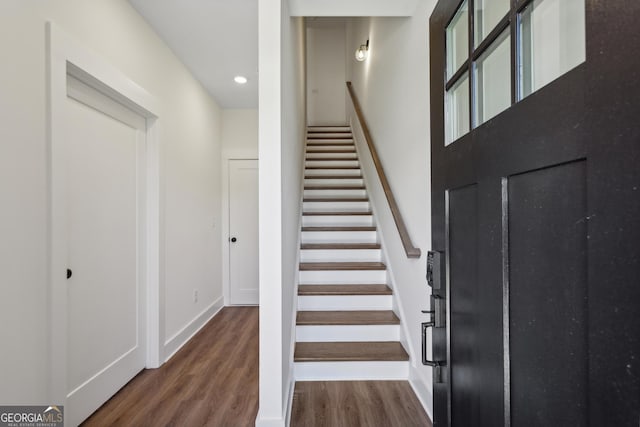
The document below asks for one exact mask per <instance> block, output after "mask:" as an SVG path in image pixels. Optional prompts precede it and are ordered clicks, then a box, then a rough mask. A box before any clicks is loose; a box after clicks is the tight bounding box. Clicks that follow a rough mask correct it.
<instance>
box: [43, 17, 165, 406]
mask: <svg viewBox="0 0 640 427" xmlns="http://www.w3.org/2000/svg"><path fill="white" fill-rule="evenodd" d="M46 34H47V50H46V52H47V60H46V63H47V66H48V69H47V83H48V87H47V94H48V97H47V117H48V123H47V145H48V147H47V148H48V150H47V155H48V159H47V160H48V161H47V167H48V170H47V175H48V178H49V182H48V185H49V187H48V191H47V194H48V199H49V200H48V206H49V212H48V215H47V216H48V218H49V223H48V225H47V233H48V236H47V240H48V252H49V265H48V270H49V271H48V277H49V283H48V286H47V297H48V299H49V319H50V322H49V326H50V330H49V351H50V354H49V366H48V370H49V393H48V394H49V399H50V400H49V401H50V402H55V404H58V405H64V404H66V396H67V297H66V295H67V283H66V275H65V272H66V268H67V253H68V252H67V248H68V242H67V227H66V218H67V212H66V205H67V200H66V191H65V182H66V172H65V167H64V165H65V157H64V150H63V149H62V147H63V146H64V145H63V144H64V141H63V138H62V135H63V132H62V129H63V127H64V126H65V119H64V104H65V102H66V98H67V74H72V75H73V76H74V77H76V78H78V79H80V80H81V81H83V82H84V83H86V84H88V85H90V86H91V87H93V88H94V89H97V90H99V91H100V92H102V93H104V94H106V95H108V96H109V97H111V98H113V99H116V100H117V101H118V102H120V103H122V104H123V105H125V106H127V107H128V108H130V109H131V110H133V111H135V112H137V113H138V114H140V115H141V116H143V117H145V118H146V122H147V129H146V153H145V154H146V155H145V156H144V157H145V158H144V159H142V162H141V163H142V164H144V168H145V170H143V172H142V173H144V174H145V178H146V179H145V181H146V188H145V191H144V192H143V194H142V195H141V197H142V201H143V203H144V204H145V207H146V209H145V210H146V212H145V218H144V224H141V225H140V227H141V229H142V230H143V235H144V238H143V241H142V242H141V243H142V246H143V247H142V248H141V249H142V253H144V257H143V259H142V260H140V264H142V265H139V267H140V268H141V269H142V270H143V271H145V272H146V275H145V276H146V277H145V278H144V280H142V283H141V285H142V288H143V294H144V295H145V298H144V301H143V304H142V305H143V307H144V308H143V311H144V313H145V316H144V318H143V320H144V322H145V326H144V330H145V331H146V337H145V339H144V340H143V342H144V343H145V347H146V348H145V349H144V351H145V354H146V358H145V360H146V367H147V368H156V367H158V366H160V365H161V361H162V360H163V354H162V353H163V348H162V345H161V341H162V340H161V339H160V338H161V337H163V336H164V323H165V319H164V310H161V309H160V308H161V307H163V306H164V287H163V286H161V282H162V279H163V278H162V276H161V270H160V254H161V250H160V249H161V244H162V242H161V241H160V160H159V159H160V152H159V150H160V146H159V141H158V126H159V120H158V117H159V114H158V112H159V111H160V109H159V107H158V104H157V101H156V100H155V99H154V98H153V97H152V96H151V95H150V94H149V93H147V92H146V91H145V90H144V89H142V88H141V87H140V86H138V85H137V84H135V83H134V82H133V81H132V80H131V79H129V78H128V77H127V76H125V75H124V74H122V73H121V72H120V71H119V70H117V69H115V68H114V67H113V66H112V65H110V64H109V63H107V62H105V61H104V60H103V59H101V58H99V57H97V56H96V55H94V54H93V53H92V52H90V51H89V50H87V49H85V48H84V47H82V46H81V45H80V44H78V43H77V42H76V41H75V40H73V39H72V38H71V37H69V36H68V35H67V34H65V33H64V32H63V31H62V30H61V29H60V28H58V27H56V25H55V24H53V23H51V22H47V24H46Z"/></svg>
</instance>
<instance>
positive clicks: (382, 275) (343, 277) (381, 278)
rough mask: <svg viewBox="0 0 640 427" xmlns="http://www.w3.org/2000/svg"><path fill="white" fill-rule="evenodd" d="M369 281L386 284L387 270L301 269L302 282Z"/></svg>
mask: <svg viewBox="0 0 640 427" xmlns="http://www.w3.org/2000/svg"><path fill="white" fill-rule="evenodd" d="M347 283H353V284H358V283H369V284H380V285H384V284H385V283H387V272H386V271H385V270H347V271H334V270H329V271H301V272H300V284H301V285H313V284H318V285H322V284H327V285H330V284H347Z"/></svg>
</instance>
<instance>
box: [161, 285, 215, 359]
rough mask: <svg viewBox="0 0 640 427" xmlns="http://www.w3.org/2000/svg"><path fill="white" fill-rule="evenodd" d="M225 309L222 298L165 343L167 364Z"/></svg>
mask: <svg viewBox="0 0 640 427" xmlns="http://www.w3.org/2000/svg"><path fill="white" fill-rule="evenodd" d="M222 307H224V298H223V297H220V298H218V299H217V300H215V301H214V302H213V303H212V304H211V305H210V306H209V307H207V308H206V309H204V310H203V311H202V313H200V314H199V315H197V316H196V318H195V319H193V320H192V321H191V322H190V323H188V324H187V325H186V326H185V327H184V328H182V329H181V330H180V331H179V332H178V333H177V334H175V335H174V336H172V337H171V338H169V339H168V340H167V341H165V343H164V354H167V355H168V356H167V357H166V358H165V360H164V361H165V362H167V361H168V360H169V359H171V358H172V357H173V355H174V354H176V353H177V352H178V350H180V349H181V348H182V346H184V345H185V344H186V343H187V342H189V340H190V339H191V338H193V336H194V335H195V334H197V333H198V331H199V330H200V329H202V327H203V326H204V325H206V324H207V322H209V320H211V319H212V318H213V316H215V315H216V314H218V312H219V311H220V310H221V309H222Z"/></svg>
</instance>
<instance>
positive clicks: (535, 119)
mask: <svg viewBox="0 0 640 427" xmlns="http://www.w3.org/2000/svg"><path fill="white" fill-rule="evenodd" d="M497 3H505V2H487V1H484V2H482V1H481V0H464V1H460V0H441V1H439V2H438V4H437V6H436V8H435V10H434V12H433V15H432V16H431V20H430V54H431V114H432V116H431V121H432V138H431V150H432V156H431V158H432V224H433V225H432V227H433V230H432V231H433V233H432V234H433V249H434V250H436V251H441V252H444V253H445V256H446V265H447V266H448V268H447V271H446V273H447V280H446V283H447V289H446V292H440V291H434V292H440V293H439V295H440V296H443V297H445V296H446V297H447V298H448V300H447V301H446V305H447V307H448V309H449V312H448V318H449V322H448V325H447V328H435V329H434V330H433V355H434V359H438V360H442V361H446V366H445V367H444V368H443V369H442V371H443V372H444V373H445V374H444V375H443V376H441V377H440V378H436V381H435V382H434V425H435V426H449V425H453V426H474V427H475V426H487V427H495V426H503V425H504V426H605V425H606V426H609V425H611V426H614V425H615V426H634V427H635V426H638V425H639V423H640V364H639V363H638V360H639V359H640V340H639V339H638V331H640V286H639V285H638V284H640V244H638V242H640V221H639V220H638V218H640V126H638V125H637V123H638V117H640V103H638V102H636V100H637V99H640V83H639V82H640V80H639V79H638V78H637V74H638V70H639V69H640V59H639V57H638V55H635V54H633V52H637V51H638V49H639V48H640V35H638V32H637V30H636V29H635V28H636V25H635V23H637V22H638V18H640V4H638V3H637V2H636V1H632V0H622V1H618V2H615V5H614V4H612V3H611V2H607V4H606V5H605V4H604V3H603V2H598V1H595V0H586V1H585V3H584V5H582V4H581V2H580V1H579V0H567V1H564V0H533V1H530V0H514V1H511V2H509V6H508V10H507V9H504V13H502V12H500V13H501V15H500V16H493V17H492V19H491V22H492V24H491V25H493V26H494V27H493V28H486V27H483V28H479V27H478V25H477V24H478V22H476V21H477V20H478V19H484V21H483V24H486V23H487V22H488V21H487V19H488V18H487V17H488V15H483V13H484V12H487V11H484V10H483V9H482V7H483V6H484V5H485V4H488V5H490V6H496V4H497ZM479 5H480V6H479ZM567 5H570V7H569V6H567ZM565 6H566V7H565ZM496 7H498V6H496ZM494 11H495V10H494ZM487 13H488V12H487ZM485 18H486V19H485ZM548 19H551V21H553V22H555V24H552V23H551V21H547V20H548ZM464 20H466V21H464ZM462 22H466V23H465V24H462ZM557 22H564V24H563V25H561V26H557ZM569 24H570V25H569ZM554 25H555V27H554ZM576 28H577V29H578V30H579V29H580V28H584V31H585V33H583V34H586V37H579V36H580V34H579V31H578V32H576V31H577V30H576ZM572 31H573V33H572ZM567 33H570V36H567V35H566V34H567ZM478 34H481V36H482V39H481V40H477V39H476V38H475V37H478ZM576 34H577V36H576ZM465 37H468V39H465ZM563 37H564V39H563ZM567 37H568V38H567ZM505 40H508V41H509V44H508V45H509V47H510V52H509V54H508V55H506V48H505V46H507V45H505V44H504V43H505ZM585 40H586V41H585ZM579 43H582V47H581V46H580V45H579ZM541 44H545V46H548V48H545V49H541V48H540V46H541ZM447 46H448V49H449V51H448V50H447ZM452 46H453V48H455V49H457V51H454V52H453V54H452V52H451V49H452ZM465 49H468V50H467V51H465ZM567 49H569V50H567ZM580 49H583V50H584V52H582V53H581V51H580ZM447 53H449V56H447ZM505 55H506V56H508V57H509V58H510V60H505V58H506V56H505ZM576 58H577V59H576ZM585 58H586V59H585ZM447 61H449V62H451V61H453V63H454V66H453V67H449V64H448V62H447ZM536 61H538V62H536ZM540 61H542V62H540ZM544 61H551V62H548V63H544ZM566 61H569V62H571V61H574V62H575V64H574V63H571V64H573V65H569V66H567V64H566ZM576 61H577V62H576ZM532 63H533V65H531V64H532ZM545 64H546V65H548V66H546V65H545ZM527 67H529V68H527ZM545 67H546V68H545ZM492 73H493V74H492ZM495 73H498V74H495ZM496 75H499V76H500V78H499V79H497V78H496ZM505 76H506V77H505ZM505 78H506V81H507V82H508V83H509V85H505V84H504V79H505ZM500 79H502V80H500ZM464 85H468V86H466V87H465V88H464V90H462V89H461V88H462V87H464ZM509 87H510V95H511V101H510V102H509V100H508V98H507V99H506V100H505V97H504V96H503V95H504V92H501V91H503V90H504V89H505V88H507V89H508V88H509ZM482 88H484V89H486V90H484V91H483V90H481V89H482ZM491 88H494V89H495V90H494V89H491ZM496 88H497V89H496ZM498 89H500V90H499V91H498ZM505 103H506V104H505ZM437 380H442V382H438V381H437Z"/></svg>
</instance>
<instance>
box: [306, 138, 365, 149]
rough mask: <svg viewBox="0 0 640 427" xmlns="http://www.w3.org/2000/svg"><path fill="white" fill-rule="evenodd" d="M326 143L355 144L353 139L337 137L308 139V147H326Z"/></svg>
mask: <svg viewBox="0 0 640 427" xmlns="http://www.w3.org/2000/svg"><path fill="white" fill-rule="evenodd" d="M325 145H344V146H347V145H354V144H353V139H350V138H336V139H307V147H324V146H325Z"/></svg>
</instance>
